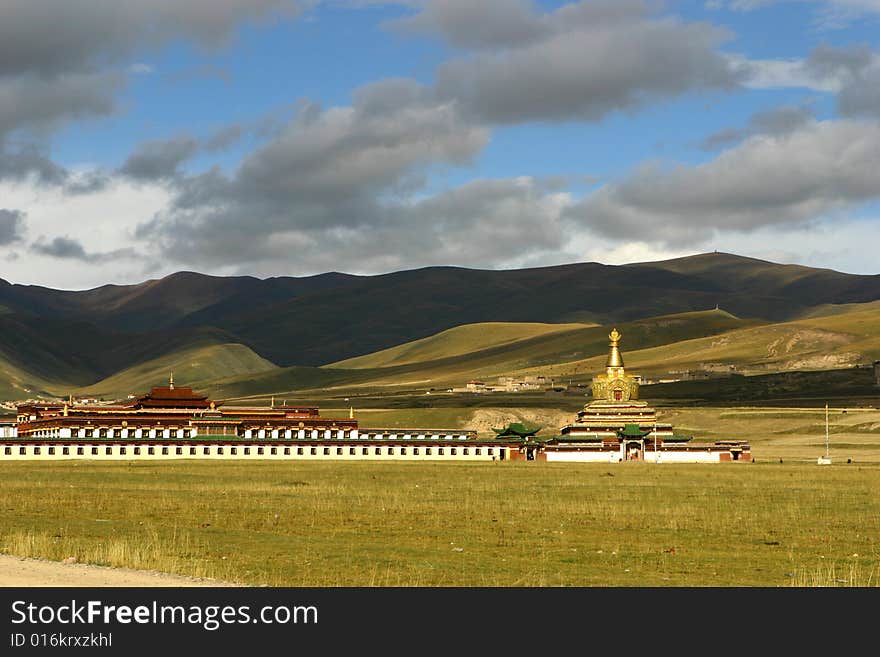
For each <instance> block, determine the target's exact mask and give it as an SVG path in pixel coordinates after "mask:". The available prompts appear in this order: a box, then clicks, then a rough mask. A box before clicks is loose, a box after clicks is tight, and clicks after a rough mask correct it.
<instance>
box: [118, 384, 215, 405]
mask: <svg viewBox="0 0 880 657" xmlns="http://www.w3.org/2000/svg"><path fill="white" fill-rule="evenodd" d="M210 405H211V401H210V400H209V399H208V397H207V395H198V394H196V393H194V392H193V390H192V388H187V387H185V386H181V387H177V388H175V387H174V386H154V387H153V388H151V389H150V392H148V393H147V394H146V395H142V396H140V397H138V398H137V399H136V400H135V401H134V402H133V404H132V406H133V407H134V408H159V407H161V408H208V407H209V406H210Z"/></svg>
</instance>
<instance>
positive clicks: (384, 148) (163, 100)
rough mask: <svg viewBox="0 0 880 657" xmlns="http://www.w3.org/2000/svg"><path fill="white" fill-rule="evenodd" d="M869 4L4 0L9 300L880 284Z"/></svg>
mask: <svg viewBox="0 0 880 657" xmlns="http://www.w3.org/2000/svg"><path fill="white" fill-rule="evenodd" d="M878 27H880V1H877V0H824V1H816V2H810V1H807V0H714V1H713V0H709V1H705V0H704V1H681V2H675V1H673V0H669V1H667V2H653V1H642V0H614V1H611V0H593V1H583V2H571V3H565V2H551V1H542V2H537V1H534V2H533V1H530V0H410V1H407V2H387V3H386V2H375V1H370V0H350V1H349V0H324V1H321V0H309V1H302V2H295V1H293V0H222V1H221V2H217V1H215V0H189V1H188V2H172V1H171V0H143V1H142V2H140V3H137V4H136V5H134V4H131V3H118V2H114V1H113V0H71V1H62V0H9V1H8V2H5V3H3V4H2V5H0V62H3V63H0V258H2V261H3V263H4V266H3V269H2V270H0V277H2V278H4V279H6V280H9V281H10V282H16V283H28V284H38V285H46V286H51V287H58V288H70V289H84V288H90V287H95V286H98V285H101V284H104V283H118V284H122V283H134V282H140V281H143V280H146V279H148V278H156V277H160V276H163V275H166V274H169V273H172V272H174V271H179V270H192V271H200V272H204V273H210V274H217V275H233V274H235V275H238V274H247V275H254V276H259V277H267V276H280V275H292V276H302V275H309V274H316V273H321V272H324V271H332V270H336V271H346V272H351V273H381V272H386V271H393V270H399V269H409V268H414V267H422V266H429V265H456V266H465V267H474V268H485V269H492V268H510V267H522V266H543V265H553V264H560V263H566V262H576V261H599V262H606V263H610V264H619V263H625V262H636V261H646V260H657V259H663V258H668V257H677V256H681V255H687V254H692V253H700V252H705V251H711V250H720V251H727V252H732V253H739V254H742V255H748V256H753V257H758V258H763V259H768V260H773V261H777V262H795V263H800V264H806V265H811V266H817V267H829V268H833V269H838V270H841V271H848V272H853V273H869V274H874V273H878V270H877V267H876V264H875V258H874V257H873V253H872V251H873V249H874V246H873V242H875V241H876V239H875V236H876V234H877V232H878V231H877V228H878V217H880V212H878V210H880V207H878V199H880V56H878V40H880V39H878V36H877V35H880V29H878Z"/></svg>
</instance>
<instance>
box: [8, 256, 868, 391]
mask: <svg viewBox="0 0 880 657" xmlns="http://www.w3.org/2000/svg"><path fill="white" fill-rule="evenodd" d="M875 301H880V275H855V274H846V273H842V272H837V271H833V270H828V269H816V268H810V267H805V266H801V265H793V264H777V263H772V262H767V261H764V260H757V259H754V258H746V257H742V256H737V255H733V254H727V253H717V252H716V253H705V254H700V255H695V256H689V257H685V258H677V259H673V260H666V261H659V262H644V263H633V264H627V265H603V264H599V263H575V264H567V265H560V266H552V267H537V268H528V269H515V270H478V269H465V268H456V267H428V268H423V269H416V270H410V271H400V272H394V273H388V274H382V275H375V276H355V275H351V274H344V273H337V272H331V273H325V274H320V275H316V276H309V277H299V278H297V277H276V278H267V279H259V278H255V277H250V276H234V277H217V276H207V275H203V274H199V273H195V272H178V273H175V274H172V275H170V276H166V277H164V278H161V279H157V280H149V281H146V282H143V283H139V284H135V285H104V286H101V287H98V288H95V289H91V290H83V291H68V290H55V289H50V288H45V287H39V286H32V285H20V284H11V283H9V282H7V281H5V280H2V279H0V399H22V398H26V397H30V396H36V395H59V394H95V395H99V394H101V395H103V394H106V395H119V394H123V393H127V392H140V391H142V390H144V389H145V388H148V387H149V386H150V385H156V384H157V383H159V381H157V380H156V379H157V377H159V378H161V379H164V378H165V376H166V373H167V372H170V371H172V370H173V371H175V372H178V373H179V374H178V375H176V377H177V378H178V380H182V381H184V382H186V381H191V382H194V383H199V384H200V385H202V386H203V388H205V389H209V390H213V391H214V392H215V393H218V394H224V393H226V394H230V395H234V394H244V393H249V394H258V393H261V392H272V391H274V390H276V389H278V390H279V391H281V390H287V389H302V387H303V386H308V385H314V386H326V385H343V384H345V385H349V384H351V385H355V384H358V383H361V382H367V381H373V382H375V381H378V380H380V379H389V380H392V379H393V380H404V379H406V380H417V379H419V378H421V379H422V380H424V379H425V378H426V376H425V372H427V371H428V370H430V371H431V372H444V371H445V372H447V374H448V376H447V377H446V378H445V379H444V377H443V376H439V375H438V376H437V377H434V378H437V380H438V381H440V380H443V381H446V380H447V379H448V380H450V381H451V380H457V378H458V377H460V376H462V375H463V373H466V372H468V371H473V372H479V371H484V372H490V373H495V372H496V371H497V373H499V374H501V373H508V372H510V373H513V372H519V373H523V372H527V371H531V372H536V371H538V370H539V369H540V368H545V369H546V368H548V367H555V368H556V371H558V372H560V373H562V375H565V372H566V367H565V364H566V363H569V364H570V363H576V362H581V361H582V367H583V368H587V367H588V366H593V363H592V362H591V361H590V359H591V358H597V357H599V356H601V354H602V353H603V351H604V349H605V348H606V346H607V330H608V326H609V325H611V324H619V325H621V326H623V327H625V328H623V329H622V330H623V332H624V336H625V338H624V339H625V340H626V342H625V345H624V348H625V349H628V350H631V351H640V350H650V349H664V348H665V349H667V350H668V349H670V348H672V347H671V346H672V345H673V344H681V343H682V342H683V341H690V340H700V339H709V338H711V336H719V335H724V336H727V341H726V342H725V343H723V344H719V345H716V348H715V350H716V352H717V353H718V354H722V352H723V351H724V349H727V351H728V352H729V353H728V354H727V359H728V360H730V361H731V362H733V361H737V359H738V358H739V359H740V361H742V363H743V364H744V365H745V361H749V362H752V361H754V363H755V364H758V365H759V364H760V363H758V361H762V359H763V361H764V362H765V364H766V363H770V364H771V369H772V367H773V365H772V363H773V362H774V361H773V358H772V357H771V356H768V355H767V354H766V353H764V352H766V351H767V349H766V348H765V347H766V344H764V343H763V342H761V340H762V339H763V338H760V337H755V336H758V335H763V334H761V333H760V332H761V331H765V332H766V331H769V330H770V329H769V327H777V328H776V329H774V330H775V331H776V333H779V332H780V331H781V332H782V333H779V335H782V334H784V333H785V330H786V329H784V328H778V327H785V326H790V325H794V326H796V327H803V326H806V328H798V329H797V331H799V332H800V333H799V334H800V335H801V337H800V338H798V340H797V341H796V343H795V345H794V350H795V352H797V353H800V352H798V349H802V348H803V347H804V345H805V344H806V343H805V342H804V341H805V340H806V342H807V343H808V342H809V341H810V340H813V341H814V342H815V341H817V340H818V342H817V346H816V349H817V350H818V352H817V353H820V354H821V353H826V352H828V353H830V352H829V349H828V344H825V342H823V340H824V338H828V341H830V342H829V344H834V345H837V347H841V345H843V346H846V345H851V344H852V343H853V340H850V339H849V338H847V337H846V335H848V334H847V333H846V331H845V330H842V328H843V327H845V323H846V322H847V321H848V320H847V319H841V317H843V316H844V315H848V316H850V315H851V316H852V317H855V318H856V320H857V322H858V321H861V322H862V323H863V324H864V325H865V326H866V327H867V328H866V331H867V333H866V335H867V338H866V339H865V340H862V341H861V342H859V343H858V344H860V345H861V347H860V350H855V351H853V350H850V351H851V352H852V353H849V352H846V350H845V349H844V350H843V352H841V353H849V355H847V356H845V357H843V358H842V360H841V359H838V361H836V364H838V365H840V364H845V363H847V362H849V361H848V360H847V359H849V360H853V359H855V360H865V359H871V358H876V357H878V356H880V353H877V352H875V351H874V347H873V342H872V340H871V337H872V336H873V335H874V325H873V323H872V322H873V321H874V320H873V318H874V315H878V314H880V304H873V303H871V302H875ZM664 318H665V319H664ZM810 322H812V323H813V324H812V325H811V324H810ZM817 322H818V323H817ZM823 322H825V323H826V324H827V323H829V322H830V324H829V325H831V324H833V326H832V327H831V328H828V327H826V326H825V325H824V324H823ZM857 322H856V323H857ZM865 322H867V324H865ZM804 323H806V324H804ZM468 327H471V328H470V329H468ZM450 331H451V333H450ZM743 331H745V332H748V331H752V333H751V334H747V335H750V336H751V338H749V339H750V340H752V342H749V341H748V340H746V341H745V342H743V344H745V343H748V344H750V345H752V346H751V347H749V349H747V351H749V353H750V355H749V356H748V357H747V358H745V359H744V360H743V359H742V358H740V356H741V354H740V355H737V353H734V352H735V349H734V350H733V351H732V352H731V347H730V345H731V340H733V342H734V343H736V344H739V343H738V342H737V339H739V338H736V336H741V335H746V334H742V333H741V332H743ZM756 331H757V333H755V332H756ZM797 331H795V332H797ZM823 331H824V333H823ZM826 334H827V335H826ZM774 335H775V334H774ZM804 336H807V337H804ZM817 336H818V337H817ZM823 336H824V338H823ZM777 337H778V336H777ZM743 339H745V338H743ZM425 341H427V342H425ZM856 342H858V340H856ZM710 343H711V340H710ZM753 343H754V344H753ZM707 344H709V343H707ZM767 344H769V343H767ZM797 345H801V346H800V347H798V346H797ZM841 348H842V347H841ZM389 350H391V351H389ZM393 350H397V351H393ZM762 350H763V351H762ZM685 351H686V350H685ZM711 351H712V349H708V351H705V352H701V353H702V356H703V357H704V360H703V361H700V362H704V361H705V360H709V361H711V360H712V359H713V358H714V356H713V355H712V353H711ZM771 351H772V350H771ZM777 351H778V349H777ZM789 351H791V349H789ZM833 351H834V350H833V349H832V350H831V352H833ZM838 351H840V349H838ZM407 353H408V354H409V356H406V355H403V356H401V354H407ZM719 358H720V356H719ZM749 359H751V360H749ZM679 360H681V358H679ZM685 360H687V359H685ZM716 360H717V359H716ZM795 360H797V359H795ZM808 360H809V359H807V361H808ZM673 361H674V359H673V360H672V361H669V360H667V361H663V360H662V359H661V360H659V361H657V362H656V363H648V361H644V362H645V367H648V368H649V369H656V370H657V371H661V370H662V369H663V366H664V365H665V364H666V363H667V362H668V363H672V362H673ZM740 361H737V362H740ZM783 361H784V359H782V360H780V359H779V358H777V359H776V367H778V368H779V369H785V368H786V363H785V362H783ZM675 362H678V361H675ZM805 362H806V361H805ZM426 363H429V364H430V367H428V368H427V369H426V367H425V365H426ZM480 363H495V365H493V366H491V367H489V366H488V365H487V366H486V367H488V369H486V368H483V369H481V367H482V366H480V365H479V364H480ZM817 363H818V361H817ZM791 364H792V363H791V362H789V363H788V365H791ZM827 364H831V365H834V364H835V361H834V359H831V360H829V361H828V363H827ZM493 368H494V369H493ZM535 368H538V370H536V369H535ZM789 369H790V368H789ZM420 373H421V374H420ZM567 373H568V375H569V376H570V375H572V374H573V373H575V374H576V373H577V368H576V367H575V366H569V367H568V368H567ZM432 376H433V375H432ZM432 376H427V378H432Z"/></svg>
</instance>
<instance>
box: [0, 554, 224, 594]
mask: <svg viewBox="0 0 880 657" xmlns="http://www.w3.org/2000/svg"><path fill="white" fill-rule="evenodd" d="M0 586H21V587H26V586H99V587H108V586H165V587H179V586H236V585H235V584H230V583H228V582H219V581H217V580H210V579H199V578H196V577H183V576H181V575H169V574H168V573H160V572H157V571H154V570H129V569H127V568H107V567H105V566H90V565H86V564H79V563H74V564H64V563H59V562H57V561H46V560H44V559H25V558H22V557H11V556H7V555H0Z"/></svg>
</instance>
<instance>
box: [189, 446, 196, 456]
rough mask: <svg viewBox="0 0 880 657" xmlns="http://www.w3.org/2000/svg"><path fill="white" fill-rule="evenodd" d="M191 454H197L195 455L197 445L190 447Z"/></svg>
mask: <svg viewBox="0 0 880 657" xmlns="http://www.w3.org/2000/svg"><path fill="white" fill-rule="evenodd" d="M189 455H190V456H195V455H196V448H195V447H190V448H189Z"/></svg>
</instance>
